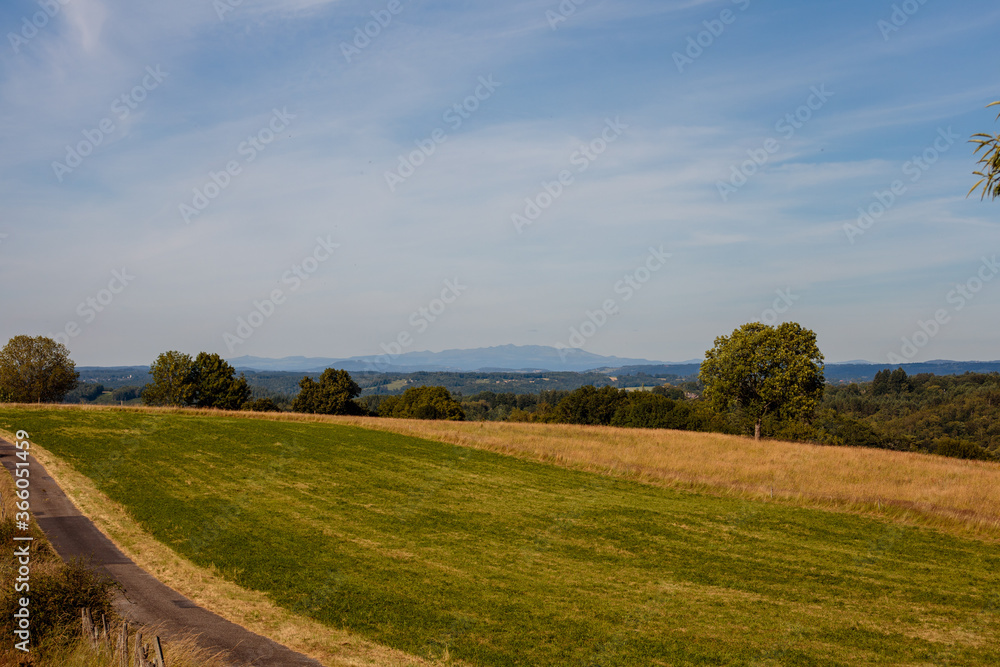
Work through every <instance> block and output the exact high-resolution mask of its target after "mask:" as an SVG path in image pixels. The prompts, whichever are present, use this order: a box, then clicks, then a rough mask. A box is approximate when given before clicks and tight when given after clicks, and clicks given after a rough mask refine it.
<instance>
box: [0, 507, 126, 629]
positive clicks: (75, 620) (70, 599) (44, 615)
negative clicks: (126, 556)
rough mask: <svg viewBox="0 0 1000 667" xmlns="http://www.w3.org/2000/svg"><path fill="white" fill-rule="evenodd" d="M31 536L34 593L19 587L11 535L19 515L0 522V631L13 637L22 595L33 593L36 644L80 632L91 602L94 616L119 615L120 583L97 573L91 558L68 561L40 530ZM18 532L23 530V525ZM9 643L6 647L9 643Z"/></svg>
mask: <svg viewBox="0 0 1000 667" xmlns="http://www.w3.org/2000/svg"><path fill="white" fill-rule="evenodd" d="M33 532H35V535H34V537H35V540H34V541H33V542H31V547H30V549H31V551H30V557H31V581H30V585H31V590H30V593H25V592H18V591H15V590H14V585H15V578H16V576H17V570H16V563H17V560H16V559H15V558H14V555H13V550H14V544H17V543H15V542H14V541H13V539H12V537H13V536H14V534H15V526H14V521H13V520H12V519H7V520H5V521H3V522H0V543H2V544H3V549H2V550H0V551H2V552H3V559H4V560H3V567H2V570H0V573H2V576H0V586H2V589H0V634H2V635H3V636H4V637H7V638H8V641H10V638H12V637H14V636H15V635H14V630H15V628H14V612H15V611H16V610H17V609H19V608H20V605H19V604H18V598H20V597H29V598H30V600H31V603H30V606H29V609H30V613H31V617H30V618H31V646H33V647H38V646H44V645H46V644H52V643H56V642H62V641H64V640H65V639H67V638H70V637H75V636H77V635H79V634H80V632H81V625H80V610H81V609H82V608H84V607H88V608H90V610H91V612H92V613H93V615H94V618H95V619H97V620H99V619H100V618H101V614H104V616H105V617H106V618H107V619H108V622H109V623H111V622H112V621H114V620H115V619H116V618H117V615H116V613H115V611H114V606H113V604H112V601H113V599H114V593H115V591H116V590H118V589H119V588H120V587H119V585H118V584H117V583H115V582H113V581H112V580H110V579H108V578H107V577H105V576H104V575H103V574H100V573H98V572H97V571H96V570H95V569H93V568H92V567H91V566H90V564H88V563H86V562H83V561H80V560H73V561H70V562H69V563H66V564H63V563H62V561H60V560H59V556H57V555H56V554H55V552H53V551H52V548H51V547H50V546H49V545H48V542H47V541H46V540H45V538H44V537H43V536H42V534H41V533H40V532H38V531H33ZM17 534H20V531H18V533H17ZM5 648H6V647H5Z"/></svg>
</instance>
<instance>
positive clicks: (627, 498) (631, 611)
mask: <svg viewBox="0 0 1000 667" xmlns="http://www.w3.org/2000/svg"><path fill="white" fill-rule="evenodd" d="M0 428H3V429H5V430H7V431H14V430H17V429H24V430H27V431H28V432H29V433H30V434H31V437H32V440H33V441H34V442H36V443H37V444H39V445H41V446H42V447H45V448H46V449H48V450H49V451H50V452H52V453H53V454H55V455H57V456H59V457H61V458H63V459H64V460H66V461H67V462H69V463H70V464H71V465H72V466H73V467H75V468H76V469H77V470H79V471H80V472H82V473H83V474H85V475H87V476H88V477H90V478H91V479H93V480H94V481H95V483H96V485H97V486H98V488H100V489H101V490H102V491H103V492H104V493H105V494H107V495H108V496H110V497H111V498H112V499H113V500H115V501H117V502H119V503H121V504H123V505H125V506H126V507H127V508H128V509H129V511H130V512H131V513H132V515H133V516H134V517H135V519H136V520H137V521H139V522H140V523H141V525H142V526H144V527H145V528H146V529H147V530H148V531H149V532H151V533H152V534H153V535H155V536H156V538H157V539H159V540H160V541H162V542H163V543H165V544H167V545H169V546H170V547H172V548H173V549H175V550H176V551H177V552H178V553H180V554H182V555H183V556H185V557H187V558H189V559H190V560H191V561H193V562H195V563H197V564H200V565H205V566H215V567H216V568H217V569H218V570H219V571H220V572H221V573H222V574H223V575H224V576H225V577H226V578H227V579H230V580H232V581H234V582H236V583H237V584H239V585H241V586H244V587H246V588H250V589H255V590H259V591H262V592H265V593H266V594H267V595H269V596H270V597H271V598H272V599H273V600H274V601H276V602H277V603H278V604H280V605H282V606H285V607H287V608H290V609H293V610H297V611H298V612H299V613H302V614H304V615H308V616H311V617H313V618H316V619H318V620H320V621H321V622H323V623H326V624H329V625H331V626H335V627H342V628H345V629H349V630H352V631H354V632H356V633H359V634H361V635H363V636H365V637H367V638H369V639H371V640H373V641H376V642H379V643H382V644H386V645H388V646H392V647H395V648H399V649H402V650H405V651H408V652H410V653H413V654H417V655H421V656H425V657H430V658H435V659H439V658H441V657H442V656H443V655H444V654H445V652H446V651H447V654H448V655H449V656H450V658H452V659H461V660H465V661H468V662H469V663H473V664H479V665H588V666H590V665H862V664H884V665H890V664H891V665H899V664H902V665H996V664H1000V551H998V548H997V545H996V544H992V543H987V542H979V541H973V540H963V539H960V538H957V537H953V536H949V535H946V534H943V533H939V532H935V531H933V530H929V529H920V528H912V527H906V526H902V525H895V524H892V523H886V522H880V521H875V520H871V519H864V518H860V517H856V516H852V515H849V514H843V513H834V512H824V511H818V510H809V509H800V508H795V507H790V506H787V505H779V504H776V503H766V502H749V501H743V500H739V499H734V498H720V497H715V496H711V495H703V494H695V493H687V492H678V491H673V490H670V489H663V488H658V487H652V486H644V485H641V484H636V483H630V482H625V481H620V480H614V479H611V478H609V477H603V476H600V475H595V474H588V473H582V472H574V471H569V470H565V469H561V468H558V467H555V466H548V465H542V464H536V463H530V462H525V461H521V460H517V459H514V458H509V457H504V456H499V455H495V454H491V453H487V452H481V451H475V450H470V449H463V448H459V447H455V446H452V445H444V444H440V443H434V442H429V441H425V440H418V439H415V438H410V437H405V436H400V435H394V434H389V433H384V432H374V431H367V430H363V429H359V428H354V427H349V426H343V425H335V424H311V423H286V422H271V421H261V420H252V419H240V418H234V417H216V416H199V415H183V414H169V413H164V414H155V413H154V414H149V413H142V412H135V411H97V410H86V411H84V410H35V409H4V410H2V411H0Z"/></svg>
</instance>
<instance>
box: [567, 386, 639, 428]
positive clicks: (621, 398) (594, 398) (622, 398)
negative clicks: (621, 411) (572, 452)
mask: <svg viewBox="0 0 1000 667" xmlns="http://www.w3.org/2000/svg"><path fill="white" fill-rule="evenodd" d="M627 400H628V398H627V396H626V392H625V391H623V390H621V389H616V388H615V387H610V386H608V387H601V388H600V389H597V388H595V387H594V385H585V386H583V387H580V388H579V389H575V390H574V391H572V392H570V394H569V396H567V397H566V398H564V399H562V400H561V401H559V405H557V406H556V414H557V415H558V419H559V421H560V422H562V423H564V424H590V425H604V426H607V425H608V424H610V423H611V418H612V417H613V416H614V414H615V411H616V410H617V409H618V407H619V405H621V404H622V403H624V402H626V401H627Z"/></svg>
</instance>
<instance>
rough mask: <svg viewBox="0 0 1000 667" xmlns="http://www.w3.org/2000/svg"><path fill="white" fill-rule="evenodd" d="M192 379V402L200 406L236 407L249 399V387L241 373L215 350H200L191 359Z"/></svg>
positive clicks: (222, 408) (223, 408)
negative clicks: (208, 351) (213, 351)
mask: <svg viewBox="0 0 1000 667" xmlns="http://www.w3.org/2000/svg"><path fill="white" fill-rule="evenodd" d="M191 379H192V382H194V385H195V392H194V396H193V402H194V404H195V405H197V406H198V407H199V408H219V409H220V410H239V409H240V408H241V407H242V406H243V404H244V403H246V402H247V401H249V400H250V387H249V386H248V385H247V380H246V377H244V376H243V374H242V373H241V374H240V376H239V377H238V378H237V377H236V369H234V368H233V367H232V366H230V365H229V363H228V362H226V360H225V359H223V358H222V357H220V356H219V355H218V354H214V353H213V354H209V353H207V352H200V353H199V354H198V356H197V358H195V360H194V365H193V368H192V378H191Z"/></svg>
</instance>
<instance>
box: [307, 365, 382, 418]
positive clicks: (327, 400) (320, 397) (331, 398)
mask: <svg viewBox="0 0 1000 667" xmlns="http://www.w3.org/2000/svg"><path fill="white" fill-rule="evenodd" d="M360 393H361V387H359V386H358V384H357V383H356V382H355V381H354V380H353V379H352V378H351V376H350V374H349V373H348V372H347V371H343V370H335V369H333V368H327V369H326V370H325V371H323V374H322V375H320V377H319V382H316V381H315V380H313V379H312V378H311V377H308V376H306V377H304V378H302V380H301V381H300V382H299V395H298V396H296V397H295V401H294V402H293V403H292V412H307V413H311V414H319V415H360V414H364V408H362V407H361V406H360V405H358V404H357V403H356V402H354V400H353V399H354V398H356V397H357V396H358V394H360Z"/></svg>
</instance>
